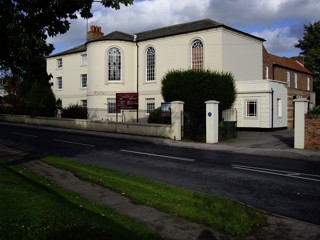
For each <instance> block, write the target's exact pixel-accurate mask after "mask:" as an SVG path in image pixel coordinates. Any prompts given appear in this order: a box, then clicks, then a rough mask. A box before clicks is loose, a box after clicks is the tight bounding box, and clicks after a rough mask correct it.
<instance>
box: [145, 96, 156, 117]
mask: <svg viewBox="0 0 320 240" xmlns="http://www.w3.org/2000/svg"><path fill="white" fill-rule="evenodd" d="M146 106H147V113H148V114H149V113H151V112H152V111H153V110H154V108H155V99H154V98H146Z"/></svg>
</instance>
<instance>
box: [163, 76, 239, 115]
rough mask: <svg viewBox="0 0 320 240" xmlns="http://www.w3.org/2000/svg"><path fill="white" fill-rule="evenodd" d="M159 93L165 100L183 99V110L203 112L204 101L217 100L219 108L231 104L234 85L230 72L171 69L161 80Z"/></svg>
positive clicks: (225, 107) (233, 95)
mask: <svg viewBox="0 0 320 240" xmlns="http://www.w3.org/2000/svg"><path fill="white" fill-rule="evenodd" d="M161 93H162V96H163V98H164V100H165V101H166V102H171V101H175V100H180V101H183V102H184V103H185V104H184V109H185V111H190V112H204V111H205V101H208V100H216V101H219V102H220V104H219V109H220V110H225V109H228V108H230V107H231V106H232V104H233V102H234V101H235V99H236V87H235V83H234V78H233V75H232V74H231V73H225V72H216V71H209V70H207V71H195V70H187V71H182V70H172V71H169V72H168V73H167V74H166V75H165V76H164V78H163V80H162V88H161Z"/></svg>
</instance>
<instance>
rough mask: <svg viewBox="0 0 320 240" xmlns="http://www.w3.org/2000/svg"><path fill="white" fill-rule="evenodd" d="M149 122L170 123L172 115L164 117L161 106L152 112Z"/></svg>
mask: <svg viewBox="0 0 320 240" xmlns="http://www.w3.org/2000/svg"><path fill="white" fill-rule="evenodd" d="M148 123H160V124H170V123H171V117H162V116H161V108H160V107H158V108H156V109H154V110H153V111H152V112H151V113H150V115H149V118H148Z"/></svg>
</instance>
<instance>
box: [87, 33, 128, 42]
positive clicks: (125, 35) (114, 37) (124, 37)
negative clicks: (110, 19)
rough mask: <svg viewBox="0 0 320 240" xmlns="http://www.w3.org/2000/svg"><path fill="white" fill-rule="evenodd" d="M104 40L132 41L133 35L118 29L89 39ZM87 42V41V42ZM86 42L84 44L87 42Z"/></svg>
mask: <svg viewBox="0 0 320 240" xmlns="http://www.w3.org/2000/svg"><path fill="white" fill-rule="evenodd" d="M105 40H120V41H129V42H133V40H134V36H133V35H131V34H128V33H124V32H119V31H114V32H111V33H109V34H107V35H105V36H103V37H101V38H98V39H95V40H91V41H89V42H94V41H105ZM87 43H88V42H87ZM87 43H86V44H87Z"/></svg>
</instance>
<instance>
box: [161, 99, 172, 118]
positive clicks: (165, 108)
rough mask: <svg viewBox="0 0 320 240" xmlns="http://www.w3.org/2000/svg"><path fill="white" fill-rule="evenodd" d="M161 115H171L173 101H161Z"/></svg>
mask: <svg viewBox="0 0 320 240" xmlns="http://www.w3.org/2000/svg"><path fill="white" fill-rule="evenodd" d="M161 117H171V103H169V102H164V103H161Z"/></svg>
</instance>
